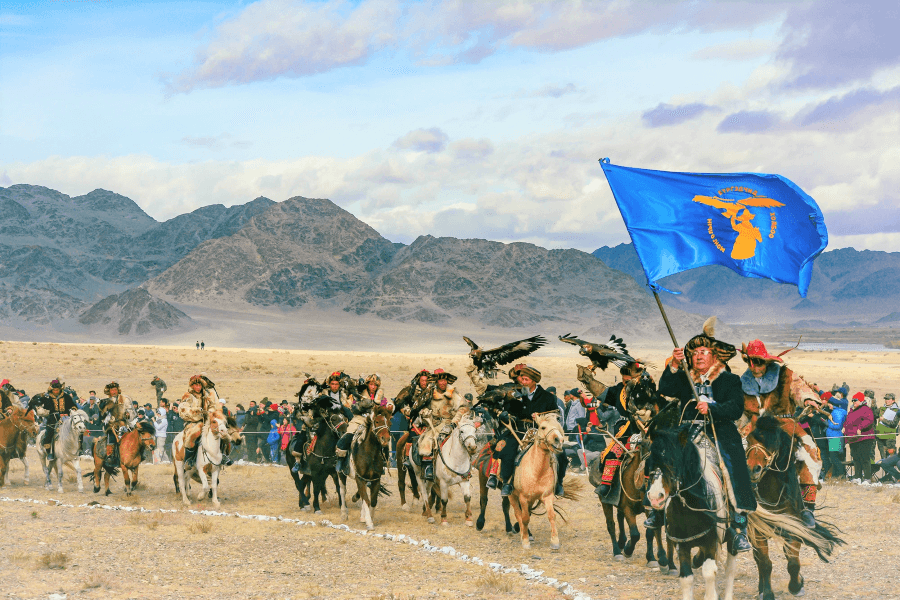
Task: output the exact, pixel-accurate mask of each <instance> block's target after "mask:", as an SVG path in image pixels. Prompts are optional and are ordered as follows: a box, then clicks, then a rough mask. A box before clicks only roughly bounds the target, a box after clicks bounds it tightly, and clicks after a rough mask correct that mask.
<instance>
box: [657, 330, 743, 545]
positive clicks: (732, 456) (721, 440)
mask: <svg viewBox="0 0 900 600" xmlns="http://www.w3.org/2000/svg"><path fill="white" fill-rule="evenodd" d="M714 327H715V317H712V318H711V319H709V320H708V321H707V322H706V323H704V325H703V333H702V334H700V335H697V336H695V337H693V338H691V340H690V341H689V342H688V343H687V344H686V345H685V347H684V348H683V349H682V348H675V350H674V351H673V352H672V357H671V359H669V360H668V361H667V362H668V365H667V367H666V368H665V369H664V370H663V374H662V376H661V377H660V379H659V393H660V394H662V395H664V396H668V397H671V398H677V399H678V401H679V404H680V406H679V409H680V413H681V418H682V421H683V422H684V421H687V422H689V423H693V424H694V425H695V426H696V428H697V429H699V431H702V432H705V434H706V436H707V438H708V439H709V440H712V441H715V442H716V446H717V447H718V451H719V456H720V457H721V459H722V462H724V463H725V469H726V470H727V471H728V484H727V485H725V486H724V487H725V488H726V489H725V490H724V491H725V497H726V498H727V499H728V502H729V504H731V507H732V509H733V513H732V518H731V526H730V527H729V529H728V532H727V534H726V540H727V542H728V550H729V552H731V554H734V555H736V554H737V553H738V552H745V551H748V550H751V548H752V547H751V546H750V542H749V541H748V540H747V514H746V513H748V512H752V511H754V510H756V498H755V496H754V494H753V488H752V486H751V483H750V471H749V470H748V469H747V457H746V455H745V454H744V446H743V444H742V443H741V434H740V433H738V430H737V427H736V426H735V424H734V422H735V421H736V420H737V419H738V418H740V416H741V414H743V409H744V394H743V392H742V390H741V378H740V377H738V376H737V375H735V374H734V373H731V372H730V371H729V370H728V367H727V366H726V363H727V362H728V361H729V360H730V359H732V358H734V356H735V355H736V354H737V351H736V350H735V348H734V346H732V345H731V344H726V343H725V342H722V341H720V340H717V339H716V338H715V330H714ZM685 358H686V359H687V364H688V368H689V372H688V373H685V372H684V371H683V370H682V361H683V360H684V359H685ZM692 387H693V388H694V389H693V390H692V389H691V388H692ZM694 391H696V392H697V396H699V398H700V401H699V402H697V401H696V400H695V399H694ZM723 475H724V473H723ZM729 489H730V491H731V493H729ZM654 517H658V515H657V514H656V513H655V512H654V514H653V515H651V518H649V519H648V521H649V523H645V526H647V527H653V526H658V524H657V523H655V522H654V521H653V520H652V519H653V518H654Z"/></svg>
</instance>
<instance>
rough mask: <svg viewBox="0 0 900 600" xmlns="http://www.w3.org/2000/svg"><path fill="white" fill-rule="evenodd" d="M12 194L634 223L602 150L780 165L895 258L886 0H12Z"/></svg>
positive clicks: (8, 23) (536, 230) (539, 235)
mask: <svg viewBox="0 0 900 600" xmlns="http://www.w3.org/2000/svg"><path fill="white" fill-rule="evenodd" d="M0 11H2V12H0V36H2V37H0V78H2V79H0V81H2V86H0V185H3V186H8V185H11V184H16V183H30V184H39V185H45V186H48V187H51V188H54V189H57V190H60V191H62V192H64V193H67V194H70V195H77V194H82V193H86V192H88V191H90V190H93V189H95V188H104V189H109V190H112V191H115V192H118V193H121V194H124V195H126V196H129V197H130V198H132V199H134V200H135V201H136V202H137V203H138V204H140V205H141V206H142V207H143V208H144V209H145V210H146V211H147V212H148V213H149V214H150V215H152V216H153V217H155V218H157V219H160V220H163V219H166V218H170V217H172V216H175V215H177V214H180V213H182V212H185V211H188V210H192V209H194V208H197V207H199V206H203V205H206V204H211V203H222V204H226V205H231V204H235V203H243V202H247V201H249V200H251V199H253V198H255V197H257V196H260V195H264V196H267V197H269V198H272V199H273V200H284V199H286V198H289V197H292V196H296V195H302V196H308V197H326V198H330V199H331V200H333V201H334V202H336V203H337V204H339V205H340V206H342V207H344V208H346V209H347V210H349V211H351V212H353V213H354V214H355V215H357V216H358V217H360V218H361V219H363V220H364V221H366V222H367V223H369V224H371V225H372V226H373V227H375V228H376V229H378V231H380V232H381V233H382V234H384V235H385V236H386V237H388V238H389V239H392V240H394V241H403V242H409V241H411V240H412V239H414V238H415V237H416V236H418V235H421V234H432V235H451V236H455V237H482V238H488V239H495V240H500V241H507V242H508V241H530V242H534V243H537V244H540V245H543V246H548V247H577V248H581V249H584V250H593V249H594V248H596V247H598V246H601V245H605V244H616V243H619V242H622V241H626V240H627V234H626V233H625V229H624V226H623V225H622V222H621V218H620V217H619V215H618V213H617V211H616V209H615V206H614V204H613V201H612V197H611V194H610V193H609V189H608V186H607V185H606V182H605V178H604V177H603V174H602V171H601V169H600V168H599V165H598V164H597V159H598V158H601V157H603V156H609V157H611V158H612V160H613V162H616V163H619V164H625V165H629V166H639V167H645V168H652V169H666V170H679V171H701V172H719V171H726V172H727V171H757V172H776V173H779V174H782V175H784V176H786V177H789V178H790V179H792V180H793V181H795V182H796V183H797V184H798V185H800V186H801V187H803V188H804V189H805V190H806V191H807V192H808V193H810V194H811V195H812V196H813V197H814V198H815V199H816V200H817V201H818V202H819V204H820V206H822V208H823V210H824V211H825V215H826V223H827V224H828V226H829V231H830V232H831V247H832V248H834V247H842V246H854V247H857V248H869V249H879V250H891V251H900V210H898V209H897V204H898V200H900V197H898V192H897V190H898V189H900V167H898V165H900V142H898V140H900V42H898V41H897V40H898V37H897V35H896V33H895V32H896V31H897V30H898V29H900V12H898V11H900V9H898V7H897V4H896V3H895V2H861V1H860V2H856V1H850V2H840V3H838V2H833V1H818V2H764V3H759V2H757V3H744V2H736V1H733V2H719V3H711V2H696V1H690V2H685V1H672V2H647V1H643V2H629V1H626V0H621V1H618V2H613V3H609V2H574V1H566V2H561V1H560V2H494V3H492V2H477V3H476V2H424V1H423V2H399V1H397V0H363V1H359V2H344V1H338V0H331V1H325V2H304V1H302V0H261V1H259V2H244V3H222V2H155V3H154V2H119V1H116V0H109V1H97V2H81V1H73V2H65V1H52V2H28V3H24V2H4V3H3V5H2V9H0Z"/></svg>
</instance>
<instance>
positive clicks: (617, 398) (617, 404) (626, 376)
mask: <svg viewBox="0 0 900 600" xmlns="http://www.w3.org/2000/svg"><path fill="white" fill-rule="evenodd" d="M644 370H645V367H644V365H643V364H642V363H640V362H633V363H629V364H627V365H624V366H622V367H621V368H620V369H619V374H620V375H621V376H622V381H621V382H619V383H617V384H616V385H614V386H612V387H608V388H606V389H605V390H603V393H602V394H601V395H600V397H599V398H596V399H595V400H594V402H592V403H591V406H592V407H595V408H596V407H597V406H599V403H600V402H602V403H603V404H605V405H606V406H609V407H612V408H614V409H615V410H616V411H617V412H618V413H619V416H620V417H621V418H620V420H619V421H618V423H617V424H616V430H615V431H608V432H607V433H608V435H609V436H610V437H612V438H614V439H613V440H611V441H610V442H609V444H607V446H606V448H605V449H604V450H603V452H601V453H600V460H601V461H602V463H603V467H602V469H601V471H600V473H601V476H600V485H599V486H597V489H596V492H597V494H599V495H601V496H606V494H607V493H608V492H609V490H610V488H611V487H612V485H613V482H615V477H616V473H618V471H619V466H620V465H621V464H622V457H623V456H624V455H625V451H626V449H629V448H628V440H629V439H630V438H631V436H632V435H634V434H640V433H643V431H642V430H641V428H640V427H638V424H637V422H636V420H635V419H636V417H635V416H634V415H632V414H631V412H630V411H629V410H628V387H627V384H628V382H629V381H631V380H632V379H637V378H638V377H640V376H641V375H642V374H643V373H644ZM647 377H649V375H647Z"/></svg>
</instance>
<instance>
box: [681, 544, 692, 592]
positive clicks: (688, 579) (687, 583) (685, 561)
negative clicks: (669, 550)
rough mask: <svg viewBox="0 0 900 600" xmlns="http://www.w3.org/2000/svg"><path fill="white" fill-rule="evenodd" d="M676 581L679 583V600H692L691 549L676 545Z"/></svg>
mask: <svg viewBox="0 0 900 600" xmlns="http://www.w3.org/2000/svg"><path fill="white" fill-rule="evenodd" d="M678 581H679V583H681V599H682V600H694V572H693V571H692V570H691V547H690V546H688V545H687V544H678Z"/></svg>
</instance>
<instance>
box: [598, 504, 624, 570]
mask: <svg viewBox="0 0 900 600" xmlns="http://www.w3.org/2000/svg"><path fill="white" fill-rule="evenodd" d="M600 504H601V505H602V506H603V516H604V517H606V531H607V532H608V533H609V539H610V540H612V551H613V559H614V560H625V557H624V556H622V550H621V546H619V540H618V539H617V538H616V520H615V516H614V515H613V511H614V510H615V507H614V506H613V505H612V504H606V503H605V502H601V503H600ZM619 514H621V511H620V513H619Z"/></svg>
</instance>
